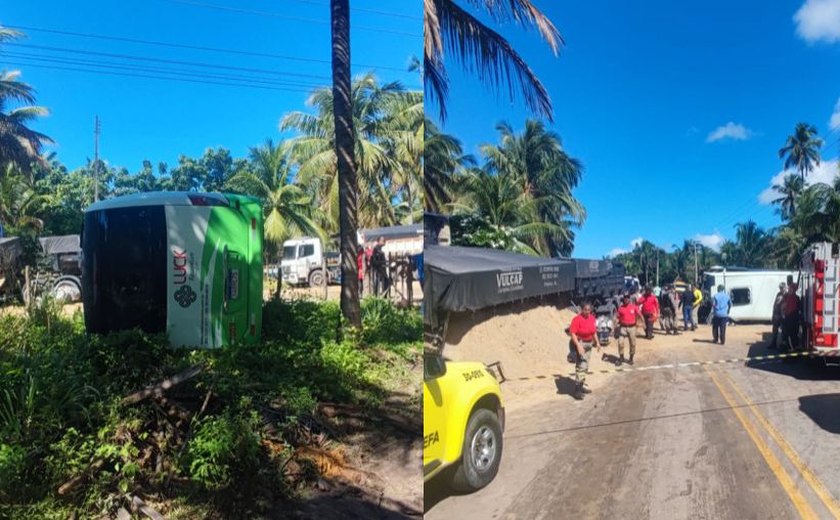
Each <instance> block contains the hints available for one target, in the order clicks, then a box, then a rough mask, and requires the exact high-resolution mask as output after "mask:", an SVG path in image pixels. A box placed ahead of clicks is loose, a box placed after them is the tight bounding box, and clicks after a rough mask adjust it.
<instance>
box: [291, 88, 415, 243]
mask: <svg viewBox="0 0 840 520" xmlns="http://www.w3.org/2000/svg"><path fill="white" fill-rule="evenodd" d="M417 95H418V93H411V92H406V90H405V89H404V88H403V86H402V85H401V84H400V83H396V82H395V83H387V84H385V85H380V84H379V82H378V81H377V79H376V77H375V76H374V75H373V74H372V73H368V74H364V75H362V76H360V77H358V78H356V79H355V80H353V82H352V85H351V88H350V107H352V120H353V128H354V134H355V146H354V159H355V162H356V173H357V175H358V186H357V189H358V199H359V200H358V207H359V215H358V217H359V224H361V225H362V226H366V227H376V226H381V225H392V224H396V223H397V216H396V213H395V211H394V207H393V202H394V196H395V191H394V190H395V189H397V190H398V189H399V187H400V186H399V183H394V182H392V181H393V174H394V172H395V171H397V170H398V169H399V168H400V164H399V163H398V162H397V161H398V159H396V158H394V157H393V156H392V155H391V154H390V153H389V152H390V151H391V149H389V148H388V146H387V145H388V144H389V141H388V139H389V137H390V138H394V133H395V132H397V131H399V132H411V133H414V132H416V131H417V128H406V127H402V128H399V127H398V122H400V121H402V122H405V121H407V120H409V119H412V118H411V117H409V115H410V114H415V115H416V113H417V107H418V106H422V104H421V103H418V102H417ZM400 103H403V105H402V106H404V107H413V108H407V109H406V110H408V112H407V113H404V114H403V117H401V118H400V117H398V116H396V115H394V114H390V113H389V112H388V111H389V110H390V109H393V108H394V107H395V106H400ZM307 105H309V106H311V107H313V108H314V109H315V114H310V113H307V112H291V113H289V114H287V115H285V116H284V117H283V118H282V119H281V120H280V130H281V131H285V130H290V129H291V130H296V131H297V132H299V133H300V134H301V135H299V136H297V137H294V138H292V139H290V141H289V146H290V151H291V154H292V157H293V159H294V160H295V162H296V163H297V164H298V170H297V179H298V180H297V182H298V184H300V185H301V186H307V189H308V190H311V192H312V193H313V194H314V195H315V196H316V200H317V202H318V204H319V209H320V210H321V211H322V212H323V214H324V215H325V216H326V217H327V221H326V222H323V223H322V225H323V226H324V227H325V228H326V229H327V231H328V232H330V233H332V232H335V231H337V223H338V216H339V215H338V214H339V204H338V190H339V182H338V161H337V156H336V151H335V143H336V134H335V114H334V108H335V103H334V96H333V90H331V89H328V88H321V89H317V90H316V91H315V92H313V93H312V95H311V96H310V97H309V99H308V100H307ZM412 120H414V121H416V118H414V119H412ZM421 123H422V120H421ZM421 123H417V124H418V125H419V124H421ZM398 128H399V129H398ZM421 132H422V130H421ZM420 135H422V134H420ZM415 142H416V140H415ZM415 146H417V144H415Z"/></svg>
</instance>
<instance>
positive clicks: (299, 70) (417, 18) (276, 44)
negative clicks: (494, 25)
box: [0, 0, 423, 171]
mask: <svg viewBox="0 0 840 520" xmlns="http://www.w3.org/2000/svg"><path fill="white" fill-rule="evenodd" d="M351 3H352V7H353V9H354V10H353V12H352V18H351V41H352V51H351V52H352V55H351V59H352V61H353V62H354V63H355V64H358V66H354V67H353V73H354V74H358V73H362V72H366V71H368V70H375V72H376V73H377V75H378V76H379V77H380V79H382V80H388V81H393V80H399V81H402V82H403V83H404V84H405V85H406V86H409V87H412V88H420V79H419V77H418V76H417V74H416V73H409V72H407V71H406V68H407V63H408V59H409V57H410V56H411V55H415V56H418V57H419V56H422V50H423V49H422V7H421V4H420V2H413V1H412V2H409V1H398V2H388V3H387V5H386V4H385V3H383V2H377V1H376V0H353V1H352V2H351ZM7 4H8V5H4V7H3V11H2V14H1V15H0V24H2V25H7V26H24V27H33V28H38V29H48V30H58V31H69V32H76V33H88V34H98V35H106V36H119V37H123V38H130V39H140V40H154V41H160V42H167V43H177V44H184V45H191V46H199V47H213V48H223V49H228V50H241V51H247V52H258V53H264V54H274V55H282V56H287V57H293V58H304V59H306V60H320V61H295V60H289V59H278V58H270V57H255V56H246V55H236V54H227V53H220V52H211V51H198V50H193V49H184V48H170V47H165V46H150V45H144V44H139V43H131V42H125V41H112V40H99V39H90V38H81V37H77V36H69V35H60V34H55V33H47V32H42V31H34V30H27V31H25V32H26V33H27V36H28V37H27V38H26V39H25V40H21V41H19V42H17V43H23V44H26V45H27V46H28V47H23V46H17V45H7V46H4V48H3V53H2V54H0V66H2V67H4V68H19V69H20V70H22V71H23V80H24V81H26V82H28V83H30V84H31V85H33V86H34V87H35V88H36V89H37V91H38V103H39V104H40V105H43V106H46V107H48V108H49V109H50V111H51V115H50V116H49V117H47V118H44V119H43V120H42V121H41V122H39V123H38V124H37V125H35V128H36V129H37V130H39V131H41V132H44V133H46V134H47V135H49V136H51V137H52V138H54V139H55V141H56V145H55V146H54V147H52V149H53V150H55V151H56V152H58V156H59V159H60V160H61V161H63V162H64V163H65V164H67V165H68V167H70V168H71V169H72V168H75V167H78V166H80V165H83V164H84V163H85V161H86V159H87V158H89V157H90V158H92V156H93V122H94V115H95V114H98V115H99V117H100V119H101V121H102V136H101V139H100V150H101V151H100V153H101V155H102V157H103V159H105V160H106V161H108V162H109V163H110V164H112V165H116V166H125V167H127V168H128V169H129V170H130V171H138V170H139V169H140V167H141V163H142V161H143V159H149V160H151V161H153V162H154V163H157V162H158V161H166V162H167V163H168V164H169V165H170V166H173V165H175V164H176V163H177V159H178V156H179V155H180V154H185V155H188V156H199V155H201V154H202V153H203V151H204V150H205V149H206V148H208V147H217V146H224V147H226V148H228V149H230V150H231V152H232V153H233V155H234V156H243V155H245V154H246V153H247V150H248V148H249V147H251V146H254V145H257V144H260V143H262V142H263V141H264V140H265V139H266V138H269V137H271V138H273V139H275V140H277V139H278V138H280V137H281V135H280V133H279V130H278V128H277V125H278V121H279V120H280V117H281V116H282V115H283V114H284V113H286V112H289V111H292V110H303V109H304V101H305V100H306V98H307V93H308V92H309V91H311V89H312V88H313V87H314V86H315V85H329V82H330V65H329V59H330V44H329V34H330V33H329V24H328V22H329V2H328V1H327V0H282V1H279V2H278V1H269V0H235V1H234V0H124V1H121V2H113V1H108V0H88V1H84V2H75V3H73V7H72V8H68V7H67V6H68V5H69V4H68V3H67V2H64V1H60V0H42V1H38V2H7ZM199 4H200V5H199ZM208 6H221V7H227V8H230V7H234V8H236V9H239V10H247V11H252V12H248V13H245V12H238V11H231V10H221V9H217V8H211V7H208ZM254 11H256V12H258V13H260V14H257V13H254ZM374 11H377V12H374ZM383 13H387V14H383ZM395 15H396V16H395ZM32 46H38V47H32ZM43 47H56V48H61V49H65V50H66V49H72V50H74V51H83V52H87V53H90V52H95V53H109V54H124V55H130V56H135V57H146V58H149V57H151V58H157V59H167V60H177V61H190V62H201V63H209V64H213V65H214V66H216V67H218V66H225V67H241V68H251V69H269V70H270V71H273V72H279V73H281V74H274V75H267V74H265V73H262V72H259V73H256V72H246V71H241V70H219V69H218V68H215V69H214V68H207V67H196V66H189V67H187V66H181V65H174V64H161V63H158V62H148V61H146V62H143V61H138V60H129V59H117V58H113V57H106V56H101V55H92V54H82V53H79V52H62V51H56V50H49V49H44V48H43ZM22 55H27V56H26V57H21V56H22ZM33 55H34V56H36V58H35V59H33V58H32V56H33ZM45 59H48V60H53V61H49V62H47V61H44V60H45ZM62 60H63V61H62ZM67 60H71V61H78V60H86V61H103V60H104V61H109V62H119V65H118V66H121V67H126V66H127V67H134V68H136V67H137V66H142V67H147V68H148V67H152V68H161V67H166V68H172V67H174V68H178V69H181V70H192V71H195V72H198V73H200V74H204V75H205V76H206V75H208V74H215V75H220V74H221V75H228V76H231V75H235V76H239V77H242V76H247V77H248V79H249V81H250V82H251V83H252V84H256V83H253V80H254V79H255V78H257V79H259V80H260V81H262V83H259V85H261V86H270V87H271V88H273V89H277V88H282V89H286V90H264V89H254V88H247V87H242V86H234V87H232V86H222V85H213V84H207V82H206V81H205V82H204V84H202V83H201V82H199V83H190V82H176V81H166V80H160V79H150V78H137V77H124V76H108V75H102V74H89V73H82V72H77V71H68V70H56V69H47V68H42V67H40V66H43V65H46V66H50V67H69V68H76V69H78V68H80V67H79V66H78V65H74V64H68V63H67V62H66V61H67ZM324 61H325V62H324ZM13 62H14V63H18V64H22V65H10V63H13ZM24 63H26V64H24ZM35 65H39V67H36V66H35ZM87 68H90V66H89V65H88V66H87ZM99 70H102V69H99ZM109 71H110V72H127V73H132V74H137V73H138V72H137V71H136V70H134V71H130V70H126V69H109ZM140 74H144V75H153V76H161V75H162V74H161V73H160V72H158V71H152V72H149V71H145V72H140ZM193 79H198V78H193ZM201 79H203V80H207V81H218V79H215V78H214V79H210V78H206V77H204V78H201ZM224 81H227V82H230V80H229V79H227V78H226V79H225V80H224ZM224 81H223V82H224ZM268 82H272V83H271V84H269V83H268Z"/></svg>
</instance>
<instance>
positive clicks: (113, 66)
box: [6, 53, 322, 90]
mask: <svg viewBox="0 0 840 520" xmlns="http://www.w3.org/2000/svg"><path fill="white" fill-rule="evenodd" d="M6 55H7V56H9V57H10V58H13V59H24V60H31V61H34V62H36V63H58V64H63V65H82V66H88V67H100V68H105V69H110V70H127V71H131V72H149V73H162V74H170V75H175V76H185V77H191V78H207V79H220V80H226V81H242V82H247V83H253V84H263V85H275V86H284V87H304V88H309V89H310V90H311V89H314V88H318V87H321V86H322V85H316V84H310V83H295V82H288V81H279V80H273V79H269V78H254V77H247V76H236V75H230V74H213V73H204V72H195V71H184V70H176V69H170V68H165V67H148V66H143V65H129V64H120V63H113V62H103V61H95V60H80V59H72V58H61V57H54V56H39V55H37V54H26V53H6Z"/></svg>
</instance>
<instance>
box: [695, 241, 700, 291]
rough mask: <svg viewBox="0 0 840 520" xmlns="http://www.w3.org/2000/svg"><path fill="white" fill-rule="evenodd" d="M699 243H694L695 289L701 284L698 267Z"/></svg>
mask: <svg viewBox="0 0 840 520" xmlns="http://www.w3.org/2000/svg"><path fill="white" fill-rule="evenodd" d="M697 265H698V264H697V241H695V242H694V287H697V284H698V283H700V270H699V269H698V267H697Z"/></svg>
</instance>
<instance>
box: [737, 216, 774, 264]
mask: <svg viewBox="0 0 840 520" xmlns="http://www.w3.org/2000/svg"><path fill="white" fill-rule="evenodd" d="M772 240H773V237H772V235H770V234H769V233H767V231H765V230H764V229H762V228H760V227H759V226H758V224H756V223H755V222H754V221H752V220H748V221H747V222H740V223H738V224H736V225H735V258H732V263H738V264H741V265H742V266H744V267H763V266H765V264H766V262H767V260H768V258H769V253H770V246H771V244H772Z"/></svg>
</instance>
